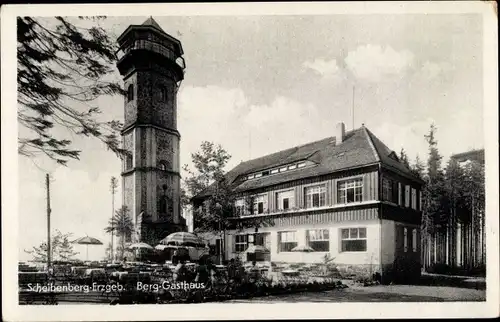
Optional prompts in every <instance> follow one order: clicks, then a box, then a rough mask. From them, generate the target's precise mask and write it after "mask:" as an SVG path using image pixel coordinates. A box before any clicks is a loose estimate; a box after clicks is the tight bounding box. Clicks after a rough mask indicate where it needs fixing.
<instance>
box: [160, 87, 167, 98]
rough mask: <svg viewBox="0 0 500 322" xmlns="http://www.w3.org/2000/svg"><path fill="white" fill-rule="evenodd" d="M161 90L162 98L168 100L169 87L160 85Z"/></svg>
mask: <svg viewBox="0 0 500 322" xmlns="http://www.w3.org/2000/svg"><path fill="white" fill-rule="evenodd" d="M159 92H160V100H161V101H163V102H166V101H167V98H168V92H167V87H166V86H160V89H159Z"/></svg>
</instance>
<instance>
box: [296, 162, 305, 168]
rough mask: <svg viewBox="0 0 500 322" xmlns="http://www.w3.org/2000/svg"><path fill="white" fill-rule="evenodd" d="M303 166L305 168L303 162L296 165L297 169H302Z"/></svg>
mask: <svg viewBox="0 0 500 322" xmlns="http://www.w3.org/2000/svg"><path fill="white" fill-rule="evenodd" d="M305 166H306V163H305V162H301V163H299V164H297V168H303V167H305Z"/></svg>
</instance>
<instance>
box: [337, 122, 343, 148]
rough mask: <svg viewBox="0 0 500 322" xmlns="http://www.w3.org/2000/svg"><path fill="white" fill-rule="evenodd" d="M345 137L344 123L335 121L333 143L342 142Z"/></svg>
mask: <svg viewBox="0 0 500 322" xmlns="http://www.w3.org/2000/svg"><path fill="white" fill-rule="evenodd" d="M344 138H345V125H344V123H343V122H340V123H337V126H336V127H335V145H339V144H340V143H342V142H344Z"/></svg>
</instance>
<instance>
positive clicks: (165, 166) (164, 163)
mask: <svg viewBox="0 0 500 322" xmlns="http://www.w3.org/2000/svg"><path fill="white" fill-rule="evenodd" d="M158 167H159V168H160V170H161V171H167V170H168V168H169V166H168V162H167V161H160V162H159V166H158Z"/></svg>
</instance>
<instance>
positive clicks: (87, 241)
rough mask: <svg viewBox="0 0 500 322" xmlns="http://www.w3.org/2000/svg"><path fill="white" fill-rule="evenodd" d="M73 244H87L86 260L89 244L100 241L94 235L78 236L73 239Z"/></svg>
mask: <svg viewBox="0 0 500 322" xmlns="http://www.w3.org/2000/svg"><path fill="white" fill-rule="evenodd" d="M73 244H79V245H86V246H87V260H88V259H89V245H102V242H101V241H100V240H99V239H97V238H94V237H89V236H85V237H80V238H78V239H76V240H74V241H73Z"/></svg>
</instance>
